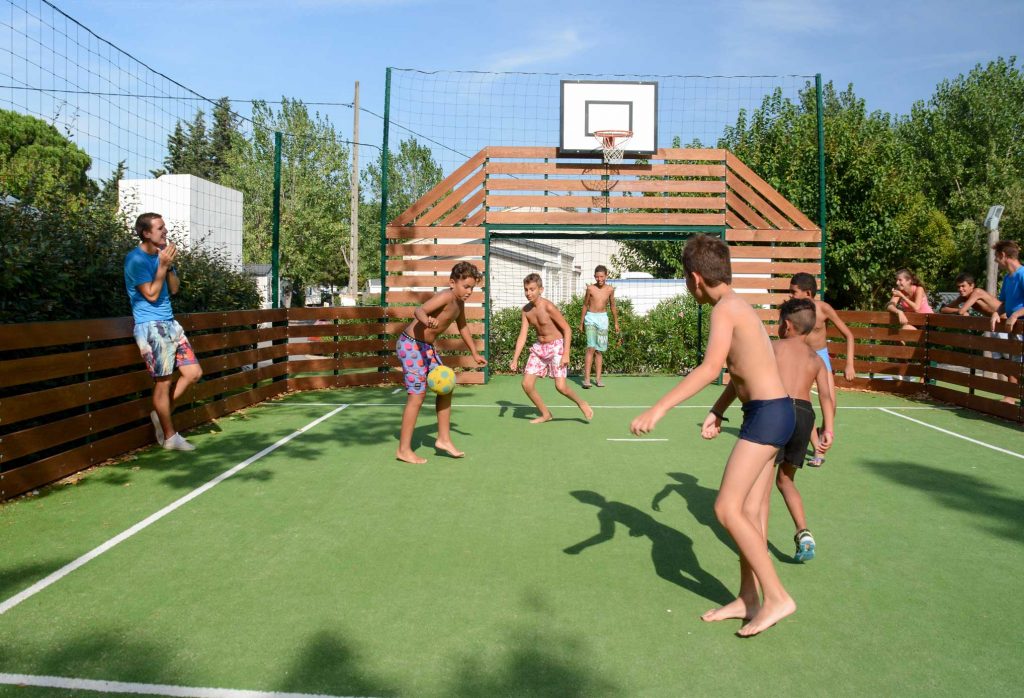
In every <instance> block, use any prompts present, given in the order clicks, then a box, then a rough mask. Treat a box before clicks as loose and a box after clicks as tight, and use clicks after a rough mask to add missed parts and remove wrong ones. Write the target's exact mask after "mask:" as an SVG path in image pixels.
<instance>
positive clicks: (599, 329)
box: [580, 264, 619, 388]
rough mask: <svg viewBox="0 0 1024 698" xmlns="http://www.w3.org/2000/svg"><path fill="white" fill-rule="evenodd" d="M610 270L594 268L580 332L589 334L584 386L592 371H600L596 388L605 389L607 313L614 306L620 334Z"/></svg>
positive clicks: (587, 383) (584, 362) (615, 319)
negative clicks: (609, 280)
mask: <svg viewBox="0 0 1024 698" xmlns="http://www.w3.org/2000/svg"><path fill="white" fill-rule="evenodd" d="M607 279H608V269H607V268H606V267H605V266H604V265H603V264H600V265H598V266H597V268H596V269H594V283H593V284H590V285H589V286H587V292H586V293H585V294H584V295H583V317H581V318H580V332H586V334H587V354H586V358H585V359H584V361H583V387H584V388H589V387H590V368H591V366H592V365H594V364H595V361H594V356H595V354H596V355H597V361H596V366H595V368H596V369H597V373H596V380H595V381H594V385H596V386H597V387H598V388H603V387H604V383H602V382H601V370H602V368H604V352H606V351H608V310H607V308H608V307H609V306H611V309H612V318H613V319H614V321H615V334H618V333H619V311H618V309H617V308H616V307H615V287H614V286H609V285H608V284H607V283H605V282H606V281H607Z"/></svg>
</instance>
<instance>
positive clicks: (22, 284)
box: [0, 203, 259, 323]
mask: <svg viewBox="0 0 1024 698" xmlns="http://www.w3.org/2000/svg"><path fill="white" fill-rule="evenodd" d="M0 231H2V234H0V322H2V323H8V322H34V321H42V320H79V319H85V318H98V317H121V316H124V315H128V314H129V313H130V312H131V306H130V304H129V302H128V295H127V293H126V292H125V288H124V256H125V255H126V254H127V253H128V251H129V250H131V249H132V248H133V247H135V246H136V245H137V244H138V242H139V239H138V238H137V237H136V236H135V234H134V232H132V231H131V230H130V229H129V227H128V224H127V222H126V221H125V220H123V219H122V218H121V217H120V216H118V215H116V213H115V212H114V211H113V210H112V209H110V208H109V207H107V206H103V205H99V204H98V203H92V204H88V205H84V206H75V207H70V208H65V209H59V208H52V209H51V208H47V209H36V208H32V207H28V206H23V205H22V206H0ZM69 250H71V251H73V252H72V253H69ZM177 267H178V271H179V274H180V276H181V282H182V285H181V291H180V293H179V294H178V295H176V296H175V297H174V299H173V300H172V304H173V306H174V310H175V312H176V313H186V312H208V311H214V310H242V309H249V308H256V307H258V306H259V293H258V291H257V289H256V283H255V281H254V280H253V279H252V277H249V276H246V275H243V274H241V273H239V272H238V271H236V270H235V269H233V268H232V267H231V265H230V264H229V263H228V262H227V260H226V259H225V258H224V255H223V254H222V253H220V252H215V251H210V250H207V249H203V248H201V247H194V248H193V249H190V250H189V249H181V251H180V254H179V257H178V261H177Z"/></svg>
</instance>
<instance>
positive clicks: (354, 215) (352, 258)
mask: <svg viewBox="0 0 1024 698" xmlns="http://www.w3.org/2000/svg"><path fill="white" fill-rule="evenodd" d="M358 143H359V81H358V80H356V91H355V98H354V99H353V100H352V204H351V209H352V212H351V220H350V225H351V226H352V234H351V236H350V238H351V247H350V248H349V267H348V292H349V294H350V295H351V296H352V299H353V300H355V299H356V298H358V297H359V146H358V145H357V144H358Z"/></svg>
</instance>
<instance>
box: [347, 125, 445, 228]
mask: <svg viewBox="0 0 1024 698" xmlns="http://www.w3.org/2000/svg"><path fill="white" fill-rule="evenodd" d="M381 158H383V154H381V156H380V157H379V158H378V159H377V161H376V162H371V163H369V164H368V165H367V166H366V170H365V171H364V172H363V187H364V188H365V189H366V191H367V194H368V197H369V199H370V201H376V202H377V204H378V205H379V204H380V200H381V177H380V173H381V169H382V167H381ZM442 179H444V174H443V172H442V170H441V166H440V165H438V164H437V163H436V162H435V161H434V158H433V153H431V152H430V148H429V147H427V146H426V145H422V144H420V142H419V141H417V140H416V138H415V137H412V136H410V137H409V138H407V139H406V140H403V141H402V142H400V143H399V144H398V150H396V151H393V152H391V153H389V158H388V210H387V219H388V220H389V221H391V220H394V219H395V218H396V217H397V216H398V215H400V214H401V213H402V212H404V211H405V210H406V209H407V208H409V207H410V206H412V205H413V204H414V203H416V201H418V200H419V199H420V197H422V196H423V195H424V194H426V193H427V192H428V191H430V190H431V189H433V188H434V187H435V186H437V185H438V184H440V183H441V180H442ZM376 218H377V220H378V222H379V221H380V213H379V212H378V214H377V216H376Z"/></svg>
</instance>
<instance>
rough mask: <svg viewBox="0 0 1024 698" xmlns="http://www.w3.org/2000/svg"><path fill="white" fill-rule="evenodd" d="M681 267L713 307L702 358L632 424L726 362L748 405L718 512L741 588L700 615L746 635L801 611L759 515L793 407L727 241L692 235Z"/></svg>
mask: <svg viewBox="0 0 1024 698" xmlns="http://www.w3.org/2000/svg"><path fill="white" fill-rule="evenodd" d="M683 269H684V270H685V271H686V287H687V289H689V291H690V293H691V294H693V296H694V298H696V299H697V302H699V303H704V304H707V305H710V306H712V308H713V309H712V311H711V333H710V336H709V337H708V348H707V352H706V354H705V356H704V363H702V364H701V365H700V366H698V367H697V368H695V369H694V370H693V371H691V372H690V373H689V374H688V375H687V376H686V377H685V378H684V379H683V380H682V381H680V382H679V384H678V385H677V386H676V387H674V388H673V389H672V390H670V391H669V392H668V393H666V394H665V395H664V396H663V397H662V398H661V399H660V400H658V402H656V403H655V404H654V406H653V407H651V408H650V409H649V410H647V411H646V412H644V413H643V414H641V415H640V416H639V417H637V418H636V419H634V420H633V422H632V424H631V425H630V430H631V431H632V432H633V433H634V434H636V435H638V436H639V435H641V434H646V433H647V432H649V431H651V430H652V429H654V426H655V425H656V424H657V423H658V422H659V421H660V420H661V419H662V418H663V417H664V416H665V415H666V414H668V411H669V410H670V409H672V408H673V407H675V406H676V405H678V404H679V403H681V402H683V401H684V400H687V399H689V398H691V397H693V396H694V395H696V394H697V393H698V392H699V391H700V390H701V389H703V388H704V387H706V386H708V385H710V384H711V382H712V381H714V380H715V379H716V378H717V377H718V373H719V371H720V370H721V367H722V364H726V365H727V366H728V368H729V374H730V377H731V380H732V383H733V384H734V385H735V390H736V395H737V396H738V397H739V399H740V400H741V401H742V402H743V405H744V406H743V427H742V428H741V430H740V438H739V440H738V441H737V442H736V445H735V446H734V447H733V450H732V453H731V454H730V455H729V460H728V461H727V462H726V464H725V473H724V474H723V476H722V485H721V488H720V489H719V492H718V497H717V499H716V500H715V515H716V516H717V517H718V520H719V521H720V522H721V523H722V525H723V526H724V527H725V529H726V531H728V532H729V535H730V536H732V539H733V540H734V541H736V545H737V547H738V548H739V551H740V590H739V595H738V596H737V598H736V599H735V600H734V601H732V602H730V603H728V604H726V605H725V606H723V607H721V608H715V609H712V610H710V611H708V612H707V613H705V614H704V615H703V616H701V618H702V619H703V620H705V621H708V622H711V621H720V620H726V619H730V618H734V619H739V620H743V621H746V622H745V624H744V625H743V626H742V627H741V628H740V630H739V634H740V635H741V636H743V637H749V636H751V635H756V634H758V633H760V632H762V631H764V630H767V629H768V628H769V627H771V626H772V625H774V624H775V623H777V622H778V621H780V620H782V619H783V618H785V617H786V616H788V615H790V614H791V613H793V612H794V611H796V603H795V602H794V601H793V599H792V597H790V595H789V594H788V593H787V592H786V590H785V588H784V587H783V586H782V582H781V581H780V580H779V576H778V574H777V573H776V572H775V567H774V565H773V564H772V560H771V557H769V555H768V549H767V546H765V544H764V531H763V525H762V523H761V520H760V509H761V506H762V503H763V501H764V493H765V490H766V489H767V488H769V487H771V477H772V474H773V471H774V461H775V454H776V453H777V452H778V450H779V448H780V447H781V446H783V445H785V444H786V443H787V442H788V441H789V439H790V437H791V436H792V434H793V430H794V428H795V427H796V413H795V411H794V409H793V401H792V400H791V399H790V397H789V395H788V394H787V393H786V388H785V386H784V385H783V383H782V378H781V377H780V375H779V369H778V366H777V364H776V362H775V353H774V351H773V350H772V343H771V340H769V339H768V333H767V332H766V331H765V329H764V324H763V323H762V322H761V319H760V318H759V317H758V316H757V313H756V312H754V309H753V308H752V307H750V304H749V303H747V302H746V301H744V300H743V298H742V297H740V295H739V294H737V293H736V292H735V291H734V290H733V289H732V287H731V286H730V283H731V282H732V267H731V264H730V257H729V247H728V246H727V245H726V244H725V243H724V242H723V241H721V240H720V239H718V238H712V237H708V236H706V235H698V236H697V237H694V238H691V239H690V241H689V242H687V243H686V247H685V248H684V249H683ZM718 416H719V417H720V416H721V415H718ZM759 587H760V590H761V592H762V593H763V595H764V597H763V599H762V598H761V596H760V594H759V593H758V588H759Z"/></svg>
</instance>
